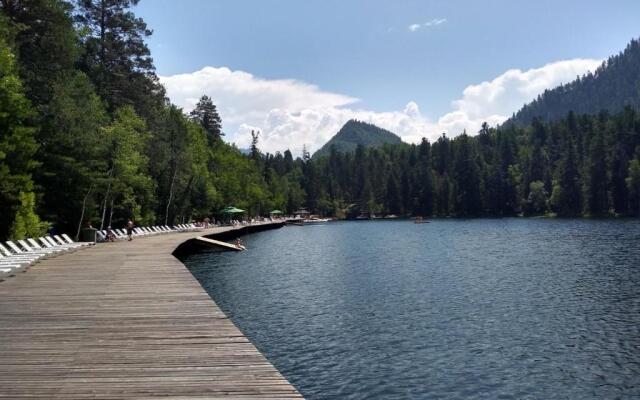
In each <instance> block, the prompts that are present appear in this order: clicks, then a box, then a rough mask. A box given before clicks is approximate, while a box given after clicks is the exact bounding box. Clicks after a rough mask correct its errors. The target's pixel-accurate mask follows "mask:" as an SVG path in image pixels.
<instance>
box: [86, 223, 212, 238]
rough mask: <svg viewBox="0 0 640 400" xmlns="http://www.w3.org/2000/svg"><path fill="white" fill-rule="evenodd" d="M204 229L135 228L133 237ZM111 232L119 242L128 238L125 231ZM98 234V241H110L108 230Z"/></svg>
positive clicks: (187, 227)
mask: <svg viewBox="0 0 640 400" xmlns="http://www.w3.org/2000/svg"><path fill="white" fill-rule="evenodd" d="M210 226H211V227H212V226H213V225H210ZM202 228H203V227H199V226H196V225H195V224H179V225H175V226H174V227H173V228H170V227H169V226H167V225H162V226H160V225H158V226H148V227H146V226H145V227H135V228H133V232H132V236H133V237H138V236H149V235H160V234H163V233H175V232H189V231H196V230H199V229H202ZM111 231H112V232H113V235H114V236H115V238H116V239H118V240H124V239H127V238H128V236H127V232H126V230H125V229H112V230H111ZM96 233H97V235H98V241H100V242H104V241H106V240H107V239H108V238H107V235H108V231H107V230H106V229H104V230H101V231H97V232H96Z"/></svg>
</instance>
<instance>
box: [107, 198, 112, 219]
mask: <svg viewBox="0 0 640 400" xmlns="http://www.w3.org/2000/svg"><path fill="white" fill-rule="evenodd" d="M112 219H113V198H112V199H111V207H110V208H109V225H107V226H111V220H112Z"/></svg>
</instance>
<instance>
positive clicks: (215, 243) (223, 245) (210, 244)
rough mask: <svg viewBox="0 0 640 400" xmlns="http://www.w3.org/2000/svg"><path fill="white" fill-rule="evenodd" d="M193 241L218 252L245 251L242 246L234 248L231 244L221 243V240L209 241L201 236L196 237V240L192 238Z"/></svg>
mask: <svg viewBox="0 0 640 400" xmlns="http://www.w3.org/2000/svg"><path fill="white" fill-rule="evenodd" d="M193 240H197V241H198V242H199V243H200V244H203V245H205V246H208V247H213V248H216V249H219V250H230V251H242V250H246V248H245V247H244V246H242V245H240V247H238V246H236V245H235V244H231V243H227V242H223V241H221V240H215V239H209V238H206V237H203V236H198V237H196V238H194V239H193Z"/></svg>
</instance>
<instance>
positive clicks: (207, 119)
mask: <svg viewBox="0 0 640 400" xmlns="http://www.w3.org/2000/svg"><path fill="white" fill-rule="evenodd" d="M189 115H190V116H191V118H192V119H193V120H194V121H197V122H198V123H199V124H200V125H202V127H203V128H204V130H205V131H206V132H207V139H208V140H209V143H213V142H215V141H217V140H220V139H221V138H222V136H224V133H222V119H221V118H220V115H218V110H217V108H216V105H215V104H213V101H212V100H211V98H209V97H208V96H206V95H203V96H202V97H201V98H200V100H199V101H198V104H196V107H195V108H194V109H193V110H192V111H191V113H189Z"/></svg>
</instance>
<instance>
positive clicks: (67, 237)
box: [62, 233, 95, 246]
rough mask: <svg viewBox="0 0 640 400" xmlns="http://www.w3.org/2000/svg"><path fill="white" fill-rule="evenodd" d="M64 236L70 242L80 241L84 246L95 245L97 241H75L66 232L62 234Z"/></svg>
mask: <svg viewBox="0 0 640 400" xmlns="http://www.w3.org/2000/svg"><path fill="white" fill-rule="evenodd" d="M62 238H63V239H64V240H65V241H66V242H67V243H69V244H73V243H79V244H82V245H83V246H93V245H94V244H95V243H92V242H74V241H73V240H71V238H70V237H69V235H67V234H66V233H63V234H62Z"/></svg>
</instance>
